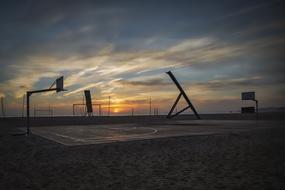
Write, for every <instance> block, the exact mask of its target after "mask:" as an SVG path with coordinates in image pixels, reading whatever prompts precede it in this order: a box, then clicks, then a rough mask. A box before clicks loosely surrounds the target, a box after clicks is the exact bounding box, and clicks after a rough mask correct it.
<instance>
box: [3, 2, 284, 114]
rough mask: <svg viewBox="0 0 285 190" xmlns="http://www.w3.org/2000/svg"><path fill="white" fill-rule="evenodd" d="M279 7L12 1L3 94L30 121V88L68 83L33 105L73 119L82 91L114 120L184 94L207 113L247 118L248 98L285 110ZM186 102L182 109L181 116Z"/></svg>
mask: <svg viewBox="0 0 285 190" xmlns="http://www.w3.org/2000/svg"><path fill="white" fill-rule="evenodd" d="M284 7H285V6H284V2H282V1H278V0H270V1H269V0H268V1H265V0H252V1H248V0H236V1H233V0H223V1H212V0H199V1H192V0H187V1H179V0H175V1H174V0H173V1H167V0H161V1H154V0H153V1H147V0H146V1H134V0H130V1H119V0H113V1H107V0H105V1H96V0H81V1H77V0H48V1H47V0H18V1H15V0H9V1H4V0H3V1H1V6H0V27H1V30H0V42H1V43H0V67H1V70H0V74H1V75H0V95H1V96H3V97H5V98H4V103H5V108H6V113H7V114H9V115H21V113H22V101H23V95H24V94H25V92H26V91H27V90H34V89H43V88H49V86H50V85H51V83H52V82H53V81H54V79H56V78H57V77H59V76H61V75H64V77H65V88H66V89H68V91H67V92H61V93H58V94H56V93H47V94H37V95H33V96H32V103H31V104H32V105H33V106H35V107H37V108H46V107H48V106H49V105H51V106H52V107H53V108H54V112H55V113H56V114H60V115H61V114H67V115H68V114H71V113H72V104H73V103H81V102H82V97H83V90H84V89H89V90H91V92H92V96H93V99H94V101H95V102H96V103H102V104H106V103H107V102H108V97H109V96H111V101H112V106H113V107H114V108H113V109H112V112H120V113H129V112H130V109H131V108H134V109H135V113H141V114H142V113H148V102H149V98H150V97H151V99H152V103H153V107H156V108H159V110H160V112H161V113H164V112H167V111H168V110H169V108H170V107H171V105H172V104H173V102H174V100H175V98H176V96H177V95H178V91H177V89H176V87H175V85H174V84H173V83H172V82H171V80H170V79H169V77H168V76H167V75H166V74H165V72H166V71H168V70H171V71H173V73H174V74H175V76H176V77H177V79H178V80H179V81H180V82H181V84H182V85H183V87H184V89H185V91H186V92H187V94H188V95H189V97H190V99H191V101H192V102H193V104H194V106H195V107H196V109H197V110H198V112H201V113H209V112H211V113H213V112H229V111H238V110H240V106H245V105H246V106H248V105H250V106H251V105H254V103H253V102H242V101H241V100H240V93H241V92H242V91H255V92H256V97H257V99H258V100H259V101H260V106H261V107H280V106H285V98H284V94H285V85H284V84H285V77H284V72H285V66H284V61H285V54H284V52H285V48H284V47H285V46H284V45H285V15H284ZM183 106H184V105H183V101H182V102H181V104H180V105H179V107H180V108H182V107H183Z"/></svg>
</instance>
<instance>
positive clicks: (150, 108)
mask: <svg viewBox="0 0 285 190" xmlns="http://www.w3.org/2000/svg"><path fill="white" fill-rule="evenodd" d="M149 115H150V116H151V97H150V98H149Z"/></svg>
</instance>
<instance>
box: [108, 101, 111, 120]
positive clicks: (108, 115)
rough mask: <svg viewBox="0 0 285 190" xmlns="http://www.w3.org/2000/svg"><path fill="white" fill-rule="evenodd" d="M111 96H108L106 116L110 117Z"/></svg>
mask: <svg viewBox="0 0 285 190" xmlns="http://www.w3.org/2000/svg"><path fill="white" fill-rule="evenodd" d="M110 106H111V96H109V106H108V116H110Z"/></svg>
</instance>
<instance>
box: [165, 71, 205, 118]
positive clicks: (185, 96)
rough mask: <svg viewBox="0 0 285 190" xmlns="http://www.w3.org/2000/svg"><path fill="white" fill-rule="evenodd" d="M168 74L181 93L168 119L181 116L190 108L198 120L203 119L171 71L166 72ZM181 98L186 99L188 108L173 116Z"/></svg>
mask: <svg viewBox="0 0 285 190" xmlns="http://www.w3.org/2000/svg"><path fill="white" fill-rule="evenodd" d="M166 74H168V75H169V77H170V78H171V79H172V81H173V82H174V84H175V85H176V87H177V88H178V90H179V91H180V94H179V95H178V97H177V99H176V100H175V102H174V104H173V106H172V108H171V109H170V111H169V113H168V115H167V118H169V119H171V118H172V117H175V116H177V115H179V114H180V113H182V112H184V111H185V110H187V109H188V108H191V109H192V111H193V112H194V114H195V115H196V117H197V119H201V118H200V116H199V114H198V113H197V111H196V109H195V108H194V106H193V105H192V103H191V101H190V99H189V98H188V97H187V95H186V93H185V92H184V90H183V88H182V87H181V86H180V84H179V82H178V81H177V80H176V78H175V77H174V75H173V74H172V72H171V71H168V72H166ZM181 96H183V97H184V99H185V100H186V102H187V104H188V106H187V107H185V108H184V109H182V110H180V111H178V112H177V113H175V114H174V115H172V112H173V110H174V108H175V107H176V105H177V103H178V102H179V100H180V98H181Z"/></svg>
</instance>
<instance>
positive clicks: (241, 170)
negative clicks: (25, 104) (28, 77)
mask: <svg viewBox="0 0 285 190" xmlns="http://www.w3.org/2000/svg"><path fill="white" fill-rule="evenodd" d="M102 126H105V128H106V129H107V130H105V128H104V129H103V128H102ZM284 126H285V125H284V121H272V122H269V121H261V122H259V123H255V122H250V121H246V122H243V121H242V122H241V121H175V122H172V121H171V122H169V121H168V122H165V123H163V124H162V123H146V124H136V125H131V124H130V125H123V124H122V125H119V124H118V125H91V126H85V127H86V128H84V127H83V126H65V127H64V126H62V127H37V128H33V129H32V130H33V134H32V135H30V136H24V135H21V136H13V135H11V134H12V133H16V132H17V131H18V128H16V127H14V128H13V127H10V126H7V127H2V128H1V133H0V153H1V154H0V187H1V189H21V190H23V189H51V190H54V189H68V190H73V189H74V190H77V189H100V190H105V189H106V190H109V189H114V190H117V189H126V190H134V189H139V190H142V189H151V190H158V189H161V190H164V189H178V190H180V189H197V190H204V189H217V190H220V189H251V190H262V189H264V190H265V189H284V187H285V183H284V179H285V174H284V169H285V138H284V137H285V128H284ZM94 127H95V128H96V127H97V128H99V129H100V130H99V129H96V130H94V129H93V128H94ZM100 127H101V128H100ZM14 129H15V130H14ZM37 129H41V130H40V132H42V133H43V134H44V135H46V136H48V135H50V136H51V137H50V138H54V136H55V132H59V133H58V134H59V135H61V136H62V137H60V136H59V137H58V138H59V139H60V140H62V141H63V140H65V141H66V142H68V143H74V144H82V145H84V143H82V142H75V141H74V140H77V139H79V138H82V139H85V140H86V139H87V140H90V139H88V138H94V135H97V136H95V138H100V136H99V135H101V137H102V138H105V141H108V139H107V140H106V138H107V137H114V136H115V137H116V138H118V137H120V138H121V139H119V140H116V141H119V142H115V143H99V144H88V145H86V144H85V146H66V145H63V144H61V143H57V142H55V141H54V140H49V139H48V138H47V137H45V138H43V137H42V136H40V135H35V131H36V130H37ZM51 129H53V130H54V131H52V130H51ZM69 129H70V130H69ZM75 129H76V130H75ZM87 129H89V131H88V130H87ZM153 129H156V130H157V132H155V131H154V130H153ZM45 130H47V131H46V132H45ZM61 131H65V133H62V132H61ZM80 131H81V132H80ZM18 132H19V131H18ZM48 132H49V133H48ZM182 132H186V133H187V134H186V135H184V136H181V133H182ZM211 132H212V133H215V134H210V135H207V133H208V134H209V133H211ZM81 133H82V134H81ZM197 134H199V135H197ZM201 134H203V135H201ZM64 135H66V136H69V137H72V138H76V139H73V140H72V139H69V138H67V137H65V136H64ZM126 135H127V137H126ZM167 135H172V136H175V135H180V136H175V137H165V136H167ZM130 136H132V137H133V138H134V140H133V139H131V140H130ZM136 136H139V137H143V136H148V137H150V139H140V140H139V139H138V137H136ZM155 136H156V137H157V138H155ZM161 137H165V138H161ZM124 138H126V140H125V141H124ZM144 138H147V137H144ZM91 140H92V141H99V139H97V140H94V139H91ZM120 141H123V142H120ZM109 142H114V141H110V140H109ZM85 143H88V142H85Z"/></svg>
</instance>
